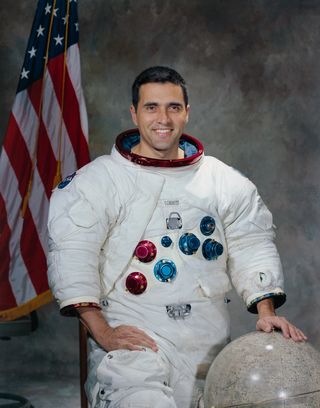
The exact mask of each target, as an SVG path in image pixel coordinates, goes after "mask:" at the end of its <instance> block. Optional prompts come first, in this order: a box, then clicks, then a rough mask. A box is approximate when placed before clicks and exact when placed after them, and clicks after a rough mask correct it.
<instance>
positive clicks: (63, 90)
mask: <svg viewBox="0 0 320 408" xmlns="http://www.w3.org/2000/svg"><path fill="white" fill-rule="evenodd" d="M69 11H70V0H67V12H66V29H65V33H64V35H65V42H64V53H63V71H62V90H61V119H60V123H59V147H58V161H57V172H56V175H55V177H54V180H53V188H55V187H56V186H57V185H58V184H59V183H60V181H61V180H62V175H61V145H62V123H63V112H64V92H65V81H66V68H67V49H68V32H69Z"/></svg>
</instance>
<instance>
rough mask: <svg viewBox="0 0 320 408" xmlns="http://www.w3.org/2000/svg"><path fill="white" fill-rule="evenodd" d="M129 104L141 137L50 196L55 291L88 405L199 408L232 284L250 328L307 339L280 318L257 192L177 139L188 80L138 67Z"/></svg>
mask: <svg viewBox="0 0 320 408" xmlns="http://www.w3.org/2000/svg"><path fill="white" fill-rule="evenodd" d="M130 109H131V115H132V119H133V122H134V123H135V125H136V126H137V129H133V130H129V131H127V132H124V133H122V134H121V135H119V136H118V137H117V139H116V143H115V145H114V147H113V148H112V152H111V155H105V156H101V157H99V158H98V159H96V160H94V161H93V162H92V163H90V164H88V165H86V166H84V167H83V168H81V169H80V170H78V171H77V172H76V173H74V174H73V175H71V176H69V177H67V178H66V179H65V180H64V181H63V182H62V183H60V185H59V186H58V187H57V188H56V189H55V191H54V192H53V194H52V198H51V204H50V212H49V222H48V229H49V236H50V239H49V248H50V251H49V257H48V259H49V261H48V264H49V281H50V286H51V288H52V291H53V294H54V296H55V297H56V299H57V301H58V303H59V305H60V309H61V313H62V314H63V315H77V316H79V317H80V318H81V320H82V321H83V323H84V324H85V325H86V326H87V328H88V330H89V332H90V334H91V338H90V357H89V375H88V380H87V395H88V399H89V402H90V406H91V407H95V408H106V407H108V408H128V407H137V408H138V407H144V408H150V407H155V408H188V407H190V408H195V407H201V406H202V405H201V404H202V402H201V401H202V390H201V386H202V381H203V378H204V377H205V374H206V371H207V370H208V368H209V366H210V364H211V362H212V361H213V359H214V357H215V356H216V354H217V353H218V352H219V351H220V350H221V349H222V348H223V347H224V346H225V344H226V343H227V342H228V341H229V334H230V328H229V315H228V310H227V308H228V306H227V302H226V297H225V296H226V293H227V292H228V291H229V290H230V288H231V283H230V279H229V276H230V278H231V281H232V283H233V285H234V287H235V288H236V290H237V292H238V294H239V295H240V296H241V297H242V298H243V300H244V302H245V304H246V306H247V309H248V310H249V311H250V312H253V313H258V315H259V319H258V321H257V329H258V330H263V331H266V332H269V331H271V330H272V329H273V328H278V329H281V330H282V332H283V335H284V336H285V337H292V338H293V340H295V341H303V340H305V339H306V337H305V335H304V334H303V333H302V331H301V330H299V329H298V328H296V327H295V326H294V325H292V324H291V323H289V322H288V321H287V320H286V319H285V318H284V317H279V316H276V314H275V308H277V307H279V306H281V305H282V304H283V303H284V301H285V293H284V291H283V276H282V270H281V263H280V260H279V255H278V252H277V250H276V247H275V245H274V242H273V240H274V231H273V225H272V216H271V213H270V212H269V210H268V209H267V208H266V206H265V205H264V203H263V201H262V200H261V198H260V196H259V194H258V192H257V190H256V188H255V186H254V185H253V184H252V183H251V182H250V181H249V180H248V179H247V178H245V177H244V176H242V175H241V174H240V173H238V172H237V171H235V170H234V169H232V168H231V167H229V166H227V165H226V164H224V163H222V162H221V161H219V160H217V159H216V158H214V157H209V156H205V155H204V153H203V146H202V145H201V143H200V142H199V141H198V140H197V139H195V138H194V137H191V136H189V135H186V134H184V133H183V130H184V127H185V125H186V123H187V121H188V117H189V109H190V108H189V105H188V95H187V89H186V84H185V81H184V80H183V78H182V77H181V76H180V75H179V74H178V73H177V72H176V71H174V70H173V69H171V68H167V67H152V68H148V69H146V70H145V71H143V72H142V73H141V74H140V75H139V76H138V77H137V78H136V80H135V82H134V84H133V87H132V105H131V108H130ZM201 379H202V380H201Z"/></svg>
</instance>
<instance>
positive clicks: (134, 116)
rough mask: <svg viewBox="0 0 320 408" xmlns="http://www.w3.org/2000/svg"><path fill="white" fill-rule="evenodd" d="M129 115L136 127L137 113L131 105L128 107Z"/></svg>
mask: <svg viewBox="0 0 320 408" xmlns="http://www.w3.org/2000/svg"><path fill="white" fill-rule="evenodd" d="M130 113H131V118H132V121H133V123H134V124H135V125H136V126H138V121H137V113H136V110H135V107H134V106H133V105H130Z"/></svg>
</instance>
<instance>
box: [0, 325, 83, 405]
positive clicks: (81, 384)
mask: <svg viewBox="0 0 320 408" xmlns="http://www.w3.org/2000/svg"><path fill="white" fill-rule="evenodd" d="M87 339H88V330H87V329H86V327H85V326H84V325H83V324H82V323H81V321H80V320H79V360H80V402H81V408H88V400H87V396H86V393H85V388H84V385H85V382H86V379H87V375H88V366H87V358H88V345H87ZM0 408H1V406H0Z"/></svg>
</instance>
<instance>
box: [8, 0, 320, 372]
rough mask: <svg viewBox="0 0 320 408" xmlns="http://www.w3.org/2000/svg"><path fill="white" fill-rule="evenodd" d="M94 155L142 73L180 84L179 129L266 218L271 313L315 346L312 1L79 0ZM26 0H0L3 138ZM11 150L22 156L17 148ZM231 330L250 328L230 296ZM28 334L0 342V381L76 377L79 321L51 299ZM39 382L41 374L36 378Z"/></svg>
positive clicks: (315, 32) (21, 48)
mask: <svg viewBox="0 0 320 408" xmlns="http://www.w3.org/2000/svg"><path fill="white" fill-rule="evenodd" d="M78 3H79V15H80V46H81V60H82V77H83V88H84V92H85V96H86V102H87V109H88V116H89V127H90V151H91V156H92V158H94V157H96V156H98V155H101V154H104V153H105V152H108V151H109V150H110V148H111V145H112V143H113V140H114V137H115V135H117V134H118V133H119V132H121V131H122V130H124V129H126V128H130V127H132V124H131V122H130V117H129V111H128V108H129V104H130V86H131V83H132V80H133V78H134V77H135V75H136V74H137V73H139V72H140V71H141V70H142V69H144V68H145V67H147V66H150V65H154V64H165V65H169V66H172V67H174V68H176V69H177V70H178V71H179V72H181V74H182V75H183V76H184V77H185V78H186V80H187V82H188V85H189V90H190V100H191V109H192V110H191V118H190V121H189V125H188V128H187V131H188V132H189V133H190V134H192V135H194V136H197V137H199V138H200V139H201V140H202V141H203V142H204V145H205V148H206V152H207V154H210V155H215V156H216V157H218V158H219V159H221V160H223V161H225V162H226V163H228V164H230V165H232V166H234V167H236V168H238V169H239V170H240V171H241V172H242V173H244V174H245V175H247V176H248V177H249V178H250V179H252V180H253V181H254V182H255V183H256V184H257V185H258V187H259V191H260V193H261V195H262V197H263V199H264V201H265V202H266V204H267V205H268V206H269V208H270V209H271V211H272V212H273V214H274V222H275V224H276V225H277V227H278V230H277V244H278V247H279V251H280V254H281V257H282V261H283V267H284V274H285V278H286V285H285V289H286V292H287V295H288V300H287V303H286V305H285V306H283V307H282V308H281V309H280V310H279V314H283V315H285V316H286V317H287V318H288V319H290V320H292V321H293V322H295V323H296V325H298V326H299V327H301V328H302V329H303V330H304V331H305V332H306V333H307V335H308V336H309V338H310V341H311V343H312V344H314V345H315V346H316V347H317V348H318V349H320V328H319V323H320V322H319V320H320V319H319V308H320V297H319V292H320V283H319V273H320V260H319V252H320V251H319V243H320V239H319V238H320V227H319V221H320V210H319V204H320V200H319V198H320V187H319V169H320V164H319V163H320V161H319V153H320V139H319V132H320V123H319V117H320V116H319V108H320V53H319V49H320V47H319V45H320V1H311V0H300V1H298V0H277V1H273V0H247V1H243V0H225V1H218V0H188V1H186V0H185V1H182V0H175V1H170V0H153V1H150V0H78ZM35 7H36V1H35V0H15V1H11V0H0V94H1V98H0V112H1V114H0V140H1V142H2V140H3V136H4V133H5V130H6V126H7V121H8V116H9V111H10V109H11V106H12V103H13V99H14V93H15V89H16V86H17V81H18V76H19V73H20V69H21V64H22V61H23V57H24V52H25V47H26V44H27V39H28V36H29V32H30V28H31V24H32V20H33V16H34V11H35ZM17 154H19V152H17ZM230 297H231V299H232V301H231V303H230V310H231V313H232V334H233V337H236V336H239V335H240V334H243V333H245V332H247V331H250V330H254V327H255V316H252V315H250V314H249V313H247V311H246V309H245V306H244V305H243V304H242V303H241V301H239V300H238V299H237V297H236V295H234V294H231V295H230ZM38 315H39V328H38V330H37V331H35V332H34V333H32V334H31V335H30V336H27V337H21V338H13V339H12V340H11V341H6V342H5V341H1V342H0V374H4V373H5V375H16V376H17V375H20V376H24V375H28V374H29V373H30V369H32V372H33V373H35V374H39V375H42V376H47V375H59V376H62V375H64V376H77V375H78V344H77V328H78V326H77V321H76V320H75V319H72V318H62V317H60V316H59V313H58V310H57V307H56V305H55V304H50V305H48V306H45V307H43V308H42V309H41V310H39V312H38ZM44 378H45V377H44Z"/></svg>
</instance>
